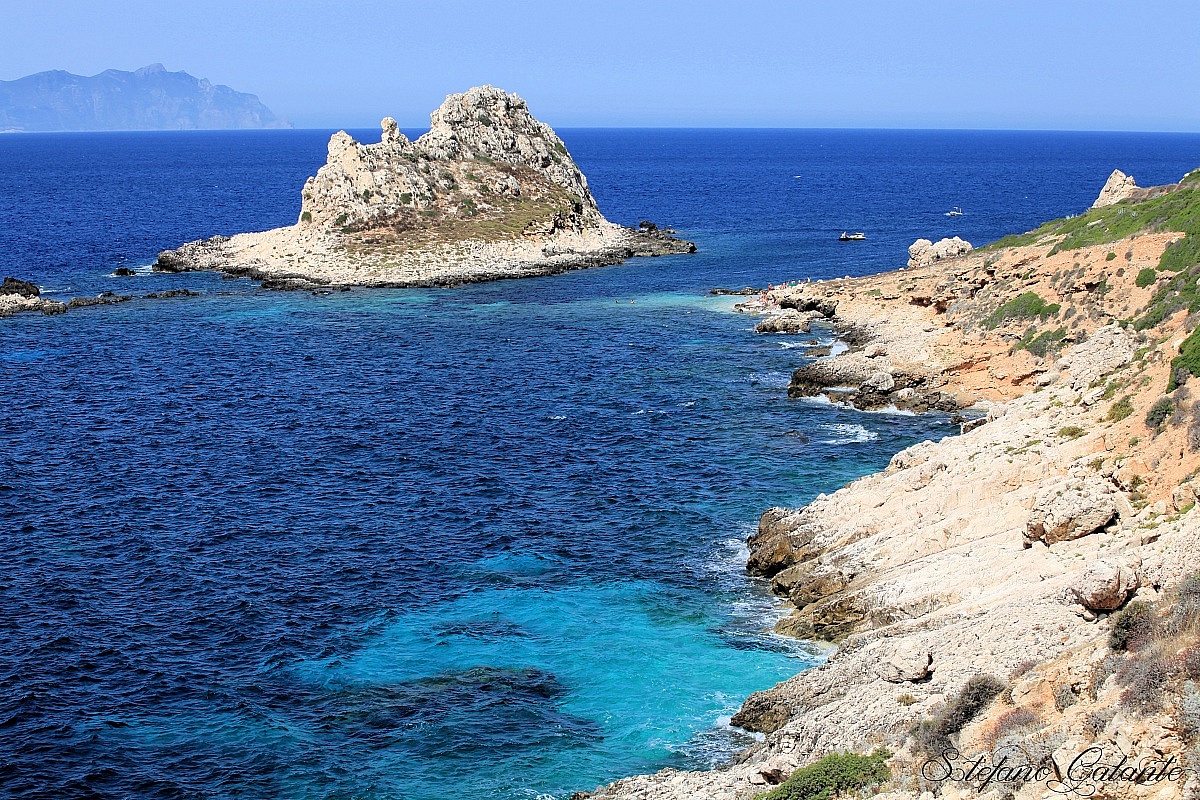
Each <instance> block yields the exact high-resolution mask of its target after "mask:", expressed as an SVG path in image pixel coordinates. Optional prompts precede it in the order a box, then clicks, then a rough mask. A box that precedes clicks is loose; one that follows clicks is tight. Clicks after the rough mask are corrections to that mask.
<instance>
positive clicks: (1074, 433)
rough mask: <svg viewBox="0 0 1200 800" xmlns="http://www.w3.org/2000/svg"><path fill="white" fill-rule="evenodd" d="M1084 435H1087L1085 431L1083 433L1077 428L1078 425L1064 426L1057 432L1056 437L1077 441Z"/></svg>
mask: <svg viewBox="0 0 1200 800" xmlns="http://www.w3.org/2000/svg"><path fill="white" fill-rule="evenodd" d="M1085 433H1087V431H1085V430H1084V429H1083V428H1081V427H1079V426H1078V425H1064V426H1063V427H1062V428H1060V429H1059V431H1058V435H1059V436H1062V437H1063V438H1066V439H1078V438H1079V437H1080V436H1083V435H1084V434H1085Z"/></svg>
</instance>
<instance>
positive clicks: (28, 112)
mask: <svg viewBox="0 0 1200 800" xmlns="http://www.w3.org/2000/svg"><path fill="white" fill-rule="evenodd" d="M290 127H291V124H290V123H289V122H287V121H286V120H282V119H279V118H278V117H276V116H275V115H274V114H273V113H272V112H271V109H269V108H267V107H266V106H265V105H263V104H262V102H261V101H260V100H259V99H258V97H257V96H255V95H252V94H245V93H244V92H236V91H234V90H233V89H230V88H229V87H228V86H215V85H213V84H212V83H210V82H209V81H207V80H205V79H204V78H195V77H193V76H191V75H189V74H187V73H186V72H168V71H167V70H166V69H165V68H164V67H163V65H162V64H151V65H150V66H148V67H142V68H141V69H139V70H136V71H134V72H125V71H122V70H118V69H109V70H105V71H104V72H101V73H100V74H99V75H92V76H91V77H85V76H83V75H72V74H71V73H69V72H64V71H63V70H51V71H49V72H39V73H37V74H36V75H27V76H25V77H24V78H18V79H17V80H14V81H0V131H166V130H171V131H173V130H214V129H227V128H290Z"/></svg>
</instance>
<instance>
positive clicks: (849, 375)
mask: <svg viewBox="0 0 1200 800" xmlns="http://www.w3.org/2000/svg"><path fill="white" fill-rule="evenodd" d="M1122 177H1123V176H1122ZM1114 180H1116V182H1117V183H1118V184H1120V185H1119V186H1118V188H1119V189H1120V191H1121V192H1124V196H1123V197H1119V198H1117V199H1115V200H1113V199H1112V196H1113V195H1114V190H1113V188H1112V186H1111V185H1110V186H1106V188H1105V192H1104V193H1103V194H1102V196H1101V198H1100V199H1101V200H1104V201H1105V202H1102V203H1100V204H1099V205H1098V206H1097V207H1094V208H1093V209H1091V210H1089V211H1088V212H1087V213H1085V214H1083V215H1081V216H1080V217H1076V218H1071V219H1067V220H1059V221H1055V222H1053V223H1047V225H1045V226H1043V227H1042V228H1039V229H1038V230H1037V231H1033V232H1030V233H1028V234H1024V235H1021V236H1015V237H1006V239H1003V240H1001V241H1000V242H997V243H995V244H993V245H991V246H989V247H986V248H982V249H979V250H973V249H971V248H970V246H969V245H968V244H967V243H965V242H961V241H959V242H955V241H951V240H946V241H944V242H939V243H937V244H936V245H934V243H932V242H928V241H919V242H917V243H915V244H914V249H913V250H912V251H910V256H911V257H912V258H911V260H910V263H909V265H908V266H907V267H905V268H903V269H901V270H898V271H896V272H893V273H886V274H881V275H876V276H870V277H866V278H858V279H846V280H833V281H825V282H813V283H799V282H796V283H790V284H785V285H783V286H780V287H773V288H771V289H768V290H767V291H765V292H761V293H759V295H758V297H756V298H754V299H752V300H750V301H748V302H747V303H744V304H742V306H741V310H743V311H746V312H748V313H755V314H760V315H762V316H763V321H762V322H760V323H759V325H758V327H757V330H758V331H759V332H760V333H762V334H763V335H789V334H794V333H803V332H806V331H809V330H810V329H811V327H812V326H813V325H824V326H828V327H829V328H831V329H832V330H833V331H835V332H836V333H837V334H838V335H839V336H841V337H842V338H843V339H844V340H845V341H846V342H847V344H848V349H847V350H846V351H845V352H842V353H839V354H837V355H833V356H829V357H825V358H819V359H817V360H815V361H812V362H811V363H809V364H807V365H805V366H802V367H800V368H799V369H798V370H797V371H796V373H795V375H794V376H793V379H792V382H791V385H790V387H789V390H788V393H789V396H792V397H796V398H803V397H814V396H823V397H826V398H828V399H829V400H830V401H832V402H839V403H844V404H847V405H853V406H855V407H858V408H863V409H878V408H886V407H892V406H894V407H896V408H899V409H910V410H913V411H925V410H939V411H943V412H952V413H964V412H968V411H969V412H970V416H972V421H971V422H969V423H967V424H964V426H963V427H964V433H962V435H958V436H952V437H947V438H945V439H942V440H941V441H939V442H932V441H927V442H923V443H920V444H918V445H915V446H913V447H910V448H908V449H906V450H904V451H901V452H900V453H897V454H896V455H895V456H894V457H893V458H892V460H891V463H890V464H889V465H888V467H887V469H885V470H884V471H883V472H880V473H877V474H873V475H868V476H865V477H863V478H860V479H858V480H856V481H854V482H852V483H850V484H848V485H847V486H845V487H843V488H842V489H840V490H838V491H837V492H835V493H833V494H831V495H829V496H825V495H821V496H819V497H818V498H817V499H816V500H814V501H813V502H812V503H810V504H809V505H808V506H806V507H804V508H801V509H786V508H773V509H769V510H767V511H766V512H764V513H763V515H762V518H761V519H760V521H759V525H758V531H757V533H756V534H755V535H753V536H752V537H751V538H750V540H749V548H750V555H749V560H748V564H747V569H748V571H749V572H750V574H752V575H755V576H759V577H760V578H762V579H763V580H766V581H768V582H769V583H770V586H771V588H772V590H773V591H774V592H775V593H776V594H777V595H779V596H780V597H783V598H785V599H786V600H787V602H788V603H789V604H790V605H791V606H792V608H793V611H792V613H791V614H790V615H789V616H787V617H785V618H784V619H782V620H781V621H780V622H779V623H778V625H777V628H776V629H777V630H778V631H779V632H781V633H785V634H790V635H794V636H799V637H803V638H812V639H824V640H828V641H831V642H834V643H836V644H837V645H838V646H837V649H836V650H835V651H834V652H833V654H832V655H831V656H830V657H829V659H828V662H827V663H825V664H823V665H821V666H819V667H816V668H814V669H811V670H808V671H806V672H803V673H801V674H799V675H797V676H795V677H793V678H791V679H789V680H788V681H785V682H783V683H781V684H779V685H777V686H775V687H773V688H771V689H768V690H765V691H762V692H757V693H755V694H754V695H752V696H751V697H749V698H748V699H747V700H746V702H745V703H744V704H743V706H742V708H741V710H740V711H739V712H738V713H737V714H736V715H735V716H734V718H733V720H732V724H733V725H735V726H739V727H741V728H743V729H745V730H748V731H754V732H758V733H760V734H761V735H762V736H763V739H762V740H761V741H760V742H759V743H758V744H756V745H755V746H753V747H751V748H750V749H748V750H747V751H744V752H743V753H741V754H739V756H738V757H737V758H735V759H734V761H733V762H732V763H730V764H728V765H726V766H724V767H722V768H720V769H716V770H712V771H707V772H686V771H679V770H672V769H667V770H663V771H662V772H659V773H657V774H654V775H643V776H636V777H632V778H626V779H623V780H620V781H617V782H615V783H613V784H610V785H608V786H605V787H600V788H598V789H596V790H595V791H593V792H591V793H586V794H585V793H581V794H580V795H578V797H581V798H582V797H596V798H622V799H625V800H632V799H633V798H638V800H650V799H652V798H653V799H655V800H658V799H660V798H662V799H666V798H672V799H673V800H682V799H684V798H696V799H699V798H706V800H713V799H716V798H727V799H728V800H749V799H750V798H754V797H758V796H760V795H762V794H763V793H766V792H770V791H772V789H773V787H776V786H782V788H780V789H778V790H775V791H774V792H773V793H772V794H771V795H770V796H771V797H772V798H775V797H780V798H782V797H809V796H815V795H811V794H802V793H799V789H798V788H796V787H798V786H799V784H797V783H796V782H795V780H793V781H791V782H790V783H789V782H788V779H789V776H792V775H796V776H797V778H796V780H800V779H801V778H803V776H806V775H810V774H817V773H810V772H808V771H806V770H805V769H803V768H805V767H806V765H812V764H814V762H817V761H818V760H819V759H825V758H826V757H828V756H830V755H831V754H837V753H841V752H846V751H850V752H856V753H863V754H865V753H870V752H872V751H876V750H877V748H884V750H885V751H886V759H887V770H886V773H887V777H886V779H878V778H876V779H874V780H873V781H872V782H871V785H866V784H864V785H863V786H864V788H863V789H862V790H861V791H860V796H867V795H870V794H875V795H876V796H878V797H881V798H884V799H885V800H917V799H918V798H921V800H932V798H934V797H942V798H949V799H950V800H958V798H967V797H981V798H988V800H1002V798H1018V799H1019V800H1025V798H1043V797H1056V796H1064V795H1063V790H1064V789H1063V787H1064V785H1065V784H1063V783H1062V781H1064V780H1069V779H1070V774H1071V769H1072V765H1073V764H1077V763H1078V762H1079V759H1081V758H1087V757H1088V756H1085V755H1084V754H1087V753H1099V754H1100V755H1099V756H1097V758H1104V759H1109V757H1110V756H1111V757H1112V759H1113V760H1114V761H1115V759H1117V758H1124V759H1125V762H1121V763H1126V762H1128V763H1139V764H1150V763H1162V764H1170V765H1175V766H1178V767H1179V771H1177V772H1172V773H1170V778H1169V779H1168V778H1160V779H1157V780H1134V779H1132V778H1128V779H1126V778H1121V777H1120V776H1119V775H1118V776H1116V777H1112V776H1109V778H1108V779H1107V780H1106V781H1103V782H1101V784H1097V785H1095V786H1093V787H1092V789H1091V790H1090V791H1089V790H1087V789H1086V787H1081V786H1079V785H1075V786H1074V788H1073V789H1070V790H1069V791H1068V794H1071V792H1073V793H1074V794H1073V795H1071V796H1097V797H1098V796H1103V797H1106V798H1135V797H1136V798H1151V797H1153V798H1167V797H1184V796H1193V795H1194V794H1195V793H1196V792H1197V791H1200V780H1197V777H1196V773H1195V772H1194V771H1193V770H1195V768H1196V767H1197V766H1200V578H1197V577H1195V576H1196V575H1197V573H1198V572H1200V555H1197V554H1198V553H1200V516H1198V513H1197V511H1196V510H1195V508H1196V501H1197V494H1198V491H1200V480H1198V478H1200V403H1198V402H1197V400H1196V397H1195V396H1194V391H1195V386H1196V381H1195V376H1196V375H1198V374H1200V335H1198V334H1196V333H1195V330H1196V323H1197V316H1198V313H1200V312H1198V311H1197V309H1196V308H1195V307H1194V306H1195V303H1194V302H1193V297H1194V295H1195V293H1196V284H1197V280H1198V278H1200V265H1198V264H1197V263H1196V261H1197V255H1200V253H1198V252H1197V250H1196V244H1195V242H1196V240H1195V239H1194V238H1193V237H1195V236H1198V235H1200V230H1193V229H1192V226H1194V224H1195V223H1194V222H1190V221H1189V219H1190V217H1189V215H1190V214H1194V212H1195V210H1196V209H1200V171H1197V172H1194V173H1191V174H1189V175H1188V176H1186V177H1185V179H1184V180H1183V181H1181V183H1180V184H1175V185H1172V186H1170V187H1155V188H1154V189H1153V190H1140V189H1136V185H1134V188H1133V189H1131V188H1130V185H1129V184H1132V181H1131V180H1130V181H1122V180H1120V179H1116V178H1114V179H1110V184H1113V182H1114ZM1131 218H1132V219H1133V221H1134V223H1136V224H1130V220H1131ZM1138 220H1141V221H1142V222H1140V223H1138ZM933 256H936V257H933ZM1131 632H1132V633H1131ZM949 751H954V752H958V753H960V754H961V755H962V756H963V757H964V758H968V757H969V758H970V759H973V760H974V759H976V758H978V759H982V761H980V762H979V763H987V764H992V765H995V764H997V763H1009V764H1013V765H1016V764H1027V765H1029V771H1028V773H1025V772H1022V773H1013V774H1007V775H1006V776H1004V778H1003V779H999V778H997V779H996V780H994V781H989V782H980V781H978V780H975V781H973V780H971V779H969V778H965V777H964V775H963V773H962V772H960V773H959V775H958V778H960V779H955V778H949V779H948V778H946V777H945V776H944V775H942V776H940V777H939V775H938V774H934V773H936V770H934V771H933V772H932V773H931V772H930V769H929V768H928V767H927V766H926V765H928V764H929V763H930V762H931V761H932V762H937V761H938V759H939V758H943V757H944V754H945V753H946V752H949ZM821 763H826V762H825V761H822V762H821ZM938 763H940V762H938ZM1105 763H1108V762H1107V760H1106V761H1105ZM1173 768H1174V767H1173ZM1036 770H1041V772H1036ZM1035 774H1036V775H1038V776H1040V777H1037V778H1036V779H1035V778H1034V777H1033V775H1035ZM1164 774H1166V773H1164ZM1047 776H1048V777H1047ZM1143 778H1144V774H1143ZM804 779H809V778H804ZM811 780H815V778H811ZM1054 780H1058V781H1059V784H1058V789H1059V791H1058V793H1056V792H1055V790H1054V789H1052V788H1051V784H1050V783H1048V781H1054ZM789 787H791V788H789ZM822 796H824V795H822Z"/></svg>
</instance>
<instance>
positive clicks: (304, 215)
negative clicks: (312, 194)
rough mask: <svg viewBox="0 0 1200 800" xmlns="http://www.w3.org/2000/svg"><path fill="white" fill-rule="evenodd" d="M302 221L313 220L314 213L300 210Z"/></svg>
mask: <svg viewBox="0 0 1200 800" xmlns="http://www.w3.org/2000/svg"><path fill="white" fill-rule="evenodd" d="M300 221H301V222H312V213H311V212H308V211H302V212H300Z"/></svg>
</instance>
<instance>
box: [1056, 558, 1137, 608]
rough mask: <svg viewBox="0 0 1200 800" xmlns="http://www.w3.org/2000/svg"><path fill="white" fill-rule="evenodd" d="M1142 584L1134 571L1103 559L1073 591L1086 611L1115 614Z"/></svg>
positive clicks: (1087, 572) (1096, 563)
mask: <svg viewBox="0 0 1200 800" xmlns="http://www.w3.org/2000/svg"><path fill="white" fill-rule="evenodd" d="M1139 584H1140V582H1139V580H1138V576H1137V573H1136V572H1134V570H1132V569H1131V568H1129V567H1128V566H1125V565H1123V564H1118V563H1116V562H1114V561H1111V560H1109V559H1103V558H1102V559H1100V560H1099V561H1096V562H1095V563H1093V564H1092V565H1091V566H1089V567H1088V568H1087V569H1086V570H1085V571H1084V573H1083V574H1082V575H1080V576H1079V579H1078V580H1077V581H1076V582H1075V585H1074V586H1072V587H1071V588H1072V590H1073V591H1074V592H1075V596H1076V597H1077V598H1078V599H1079V602H1080V604H1081V605H1083V607H1084V608H1087V609H1088V610H1090V611H1113V610H1115V609H1118V608H1120V607H1121V606H1123V605H1124V604H1125V601H1126V600H1128V599H1129V596H1130V595H1131V594H1133V593H1134V592H1135V591H1136V590H1137V588H1138V586H1139Z"/></svg>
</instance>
